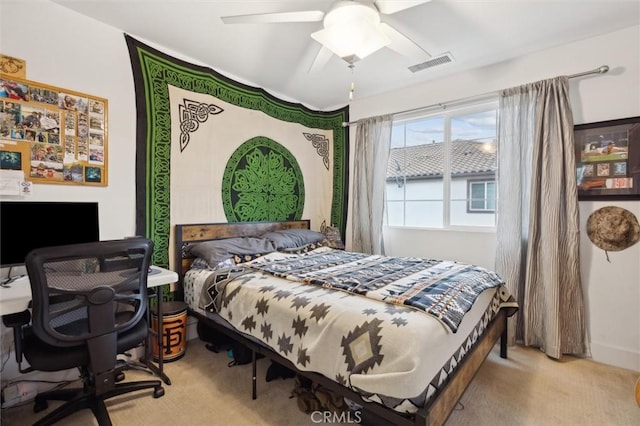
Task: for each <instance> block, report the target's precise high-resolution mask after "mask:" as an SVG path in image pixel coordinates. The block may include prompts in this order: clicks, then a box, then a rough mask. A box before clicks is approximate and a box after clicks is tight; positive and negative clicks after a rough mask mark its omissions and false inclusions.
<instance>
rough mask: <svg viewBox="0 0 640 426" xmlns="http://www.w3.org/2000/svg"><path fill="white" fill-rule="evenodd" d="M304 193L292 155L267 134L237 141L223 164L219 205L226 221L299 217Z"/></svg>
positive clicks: (296, 164) (275, 219)
mask: <svg viewBox="0 0 640 426" xmlns="http://www.w3.org/2000/svg"><path fill="white" fill-rule="evenodd" d="M304 195H305V193H304V180H303V177H302V171H301V170H300V166H299V165H298V162H297V161H296V159H295V157H294V156H293V155H292V154H291V152H289V150H287V149H286V148H285V147H284V146H282V145H280V144H279V143H277V142H275V141H273V140H271V139H269V138H267V137H264V136H258V137H255V138H252V139H250V140H248V141H246V142H245V143H243V144H242V145H240V146H239V147H238V149H236V150H235V152H234V153H233V154H232V155H231V158H229V161H228V162H227V165H226V167H225V170H224V175H223V178H222V205H223V208H224V213H225V215H226V217H227V220H228V221H229V222H258V221H278V220H300V219H301V218H302V211H303V208H304Z"/></svg>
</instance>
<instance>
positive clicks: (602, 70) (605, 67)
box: [342, 65, 609, 127]
mask: <svg viewBox="0 0 640 426" xmlns="http://www.w3.org/2000/svg"><path fill="white" fill-rule="evenodd" d="M608 71H609V66H608V65H602V66H600V67H598V68H596V69H593V70H590V71H585V72H580V73H577V74H571V75H568V76H567V78H578V77H584V76H585V75H591V74H604V73H606V72H608ZM497 93H498V92H497V91H496V92H488V93H483V94H481V95H476V96H473V97H470V98H464V99H456V100H454V101H449V102H444V103H439V104H433V105H428V106H424V107H418V108H411V109H405V110H404V111H398V112H394V113H392V114H391V115H399V114H406V113H409V112H416V111H422V110H427V109H431V108H436V107H439V108H445V107H446V106H447V105H452V104H456V103H459V102H471V101H479V100H482V99H485V98H489V97H491V96H495V95H496V94H497ZM356 123H357V121H349V122H346V121H345V122H343V123H342V127H348V126H351V125H352V124H356Z"/></svg>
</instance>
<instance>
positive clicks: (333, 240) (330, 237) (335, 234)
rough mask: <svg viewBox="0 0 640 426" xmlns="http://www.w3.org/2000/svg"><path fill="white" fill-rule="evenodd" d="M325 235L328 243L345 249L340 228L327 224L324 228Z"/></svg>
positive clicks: (330, 245)
mask: <svg viewBox="0 0 640 426" xmlns="http://www.w3.org/2000/svg"><path fill="white" fill-rule="evenodd" d="M324 235H325V236H326V238H327V243H328V244H327V245H328V246H329V247H331V248H334V249H339V250H344V242H343V241H342V238H341V237H340V230H339V229H338V228H336V227H335V226H327V227H325V228H324Z"/></svg>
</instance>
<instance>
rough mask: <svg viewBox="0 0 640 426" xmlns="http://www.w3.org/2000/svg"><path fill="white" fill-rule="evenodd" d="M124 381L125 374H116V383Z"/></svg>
mask: <svg viewBox="0 0 640 426" xmlns="http://www.w3.org/2000/svg"><path fill="white" fill-rule="evenodd" d="M123 380H124V373H122V372H120V373H118V374H116V383H118V382H121V381H123Z"/></svg>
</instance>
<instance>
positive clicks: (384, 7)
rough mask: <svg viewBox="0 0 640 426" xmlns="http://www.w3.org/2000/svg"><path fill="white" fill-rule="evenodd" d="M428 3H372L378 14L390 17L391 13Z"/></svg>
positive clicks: (399, 0) (385, 0) (415, 0)
mask: <svg viewBox="0 0 640 426" xmlns="http://www.w3.org/2000/svg"><path fill="white" fill-rule="evenodd" d="M430 1H431V0H375V1H374V3H375V5H376V8H377V9H378V11H379V12H380V13H383V14H385V15H391V14H392V13H396V12H400V11H401V10H405V9H409V8H410V7H414V6H418V5H420V4H424V3H429V2H430Z"/></svg>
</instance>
